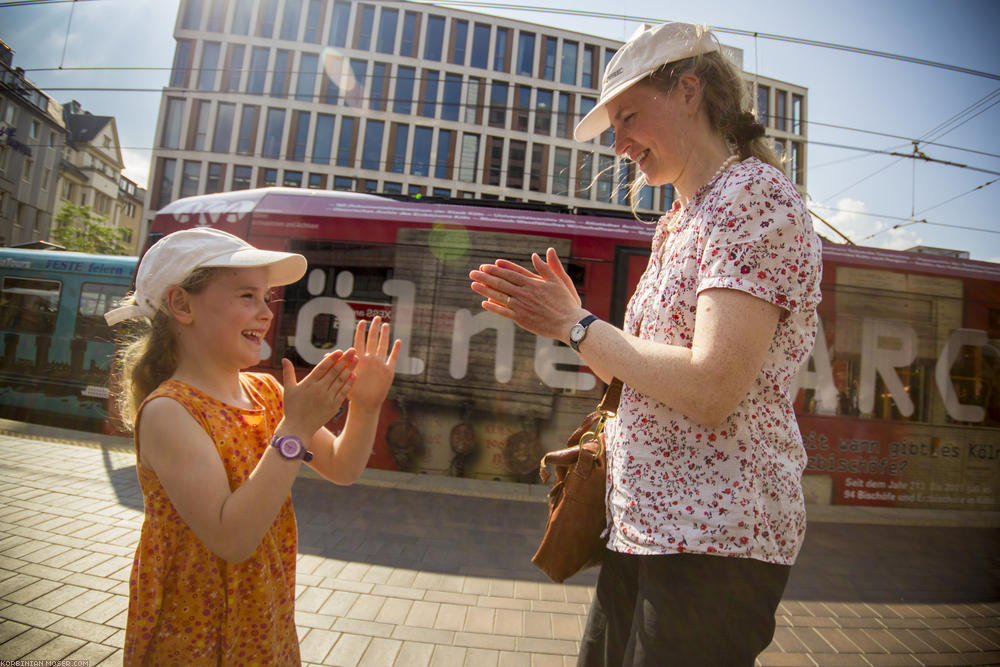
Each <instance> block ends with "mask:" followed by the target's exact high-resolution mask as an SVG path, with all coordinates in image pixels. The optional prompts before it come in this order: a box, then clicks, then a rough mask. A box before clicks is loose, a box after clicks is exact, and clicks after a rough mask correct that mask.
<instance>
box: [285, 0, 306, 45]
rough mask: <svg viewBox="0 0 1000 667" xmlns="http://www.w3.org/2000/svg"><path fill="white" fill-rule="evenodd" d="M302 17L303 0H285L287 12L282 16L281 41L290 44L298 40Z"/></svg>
mask: <svg viewBox="0 0 1000 667" xmlns="http://www.w3.org/2000/svg"><path fill="white" fill-rule="evenodd" d="M301 16H302V0H285V11H284V12H282V16H281V39H286V40H288V41H290V42H294V41H296V40H298V38H299V19H300V18H301Z"/></svg>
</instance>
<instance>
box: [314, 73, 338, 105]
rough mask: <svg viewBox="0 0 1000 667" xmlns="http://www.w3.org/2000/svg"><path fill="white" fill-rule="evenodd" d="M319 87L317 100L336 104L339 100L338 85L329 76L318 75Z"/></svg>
mask: <svg viewBox="0 0 1000 667" xmlns="http://www.w3.org/2000/svg"><path fill="white" fill-rule="evenodd" d="M319 89H320V90H319V101H320V102H322V103H323V104H336V103H337V102H338V101H339V100H340V87H339V86H338V85H337V82H336V81H334V80H333V79H331V78H330V77H328V76H322V77H320V85H319Z"/></svg>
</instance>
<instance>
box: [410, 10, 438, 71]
mask: <svg viewBox="0 0 1000 667" xmlns="http://www.w3.org/2000/svg"><path fill="white" fill-rule="evenodd" d="M443 48H444V17H443V16H434V15H433V14H432V15H431V16H428V17H427V35H426V37H425V38H424V60H433V61H434V62H441V50H442V49H443ZM414 50H416V49H414Z"/></svg>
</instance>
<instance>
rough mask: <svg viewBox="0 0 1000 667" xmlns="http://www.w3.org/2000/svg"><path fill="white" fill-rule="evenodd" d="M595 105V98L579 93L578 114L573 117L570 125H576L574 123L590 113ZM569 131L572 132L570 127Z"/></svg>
mask: <svg viewBox="0 0 1000 667" xmlns="http://www.w3.org/2000/svg"><path fill="white" fill-rule="evenodd" d="M595 106H597V98H594V97H587V96H586V95H581V96H580V115H578V116H577V117H576V118H574V119H573V122H572V123H571V124H572V126H573V127H576V124H577V123H578V122H580V119H581V118H583V117H584V116H586V115H587V114H588V113H590V112H591V110H592V109H593V108H594V107H595ZM570 131H571V132H572V128H570ZM591 141H593V139H591Z"/></svg>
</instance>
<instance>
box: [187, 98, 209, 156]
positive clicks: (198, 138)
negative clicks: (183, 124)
mask: <svg viewBox="0 0 1000 667" xmlns="http://www.w3.org/2000/svg"><path fill="white" fill-rule="evenodd" d="M192 106H193V108H194V111H193V112H192V113H191V119H190V120H189V121H188V123H189V125H188V142H187V145H188V150H192V151H203V150H205V146H206V145H208V111H209V109H210V108H211V106H212V103H211V102H209V101H208V100H194V102H193V103H192Z"/></svg>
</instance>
